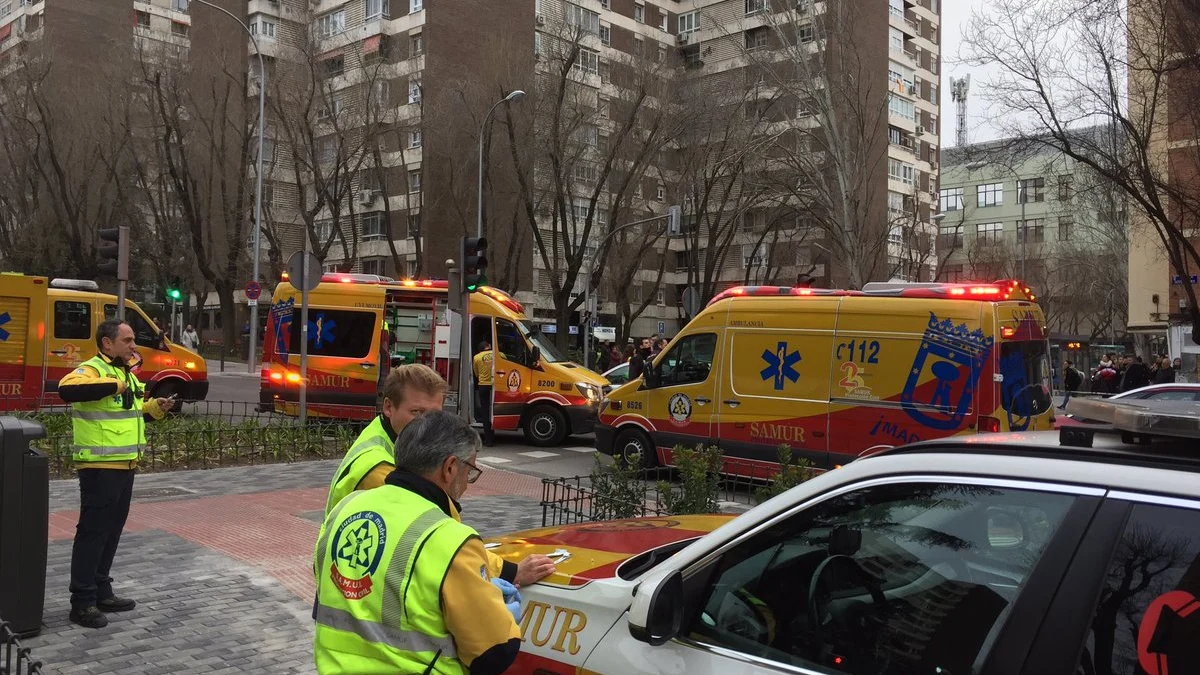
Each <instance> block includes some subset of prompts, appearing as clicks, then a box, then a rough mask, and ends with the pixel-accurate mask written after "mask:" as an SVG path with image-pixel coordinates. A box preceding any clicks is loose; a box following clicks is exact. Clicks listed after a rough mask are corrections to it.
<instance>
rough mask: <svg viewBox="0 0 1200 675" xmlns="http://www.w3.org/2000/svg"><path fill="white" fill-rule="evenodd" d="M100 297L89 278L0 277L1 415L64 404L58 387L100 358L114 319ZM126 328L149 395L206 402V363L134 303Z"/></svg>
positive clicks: (113, 308)
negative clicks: (106, 327) (107, 325)
mask: <svg viewBox="0 0 1200 675" xmlns="http://www.w3.org/2000/svg"><path fill="white" fill-rule="evenodd" d="M99 291H100V287H99V286H98V285H97V284H96V282H94V281H91V280H88V279H53V280H51V279H47V278H46V277H39V276H31V275H26V274H14V273H8V272H5V273H3V274H0V411H3V410H36V409H38V408H39V407H42V406H47V405H61V404H62V399H60V398H59V397H58V381H59V380H60V379H62V377H63V376H64V375H66V374H67V373H68V372H70V371H71V370H72V369H73V368H75V367H77V366H78V365H79V364H80V363H83V362H84V361H87V360H88V359H90V358H92V357H93V356H95V355H96V328H97V327H98V326H99V325H100V323H101V322H103V321H104V320H105V319H111V318H113V317H114V316H116V313H117V298H116V296H113V295H109V294H107V293H100V292H99ZM125 321H126V322H128V323H129V325H130V327H132V328H133V335H134V339H135V340H136V344H137V353H138V356H140V357H141V359H142V361H141V363H140V364H139V365H138V366H136V367H135V368H134V372H135V373H137V375H138V377H139V378H141V380H142V381H143V382H145V383H146V385H147V386H146V389H147V391H148V392H149V394H150V395H151V396H170V395H172V394H178V395H179V398H180V399H181V400H184V401H202V400H204V397H205V396H206V395H208V370H207V368H206V366H205V363H204V359H203V358H201V357H200V355H199V354H197V353H196V352H193V351H192V350H190V349H187V348H185V347H183V346H181V345H177V344H175V343H173V342H171V341H170V339H168V338H167V336H166V334H164V333H163V332H162V331H161V330H159V329H158V326H156V325H155V324H154V322H153V321H151V320H150V318H149V317H148V316H146V314H145V312H143V311H142V308H141V307H138V305H137V303H135V302H133V301H132V300H126V301H125Z"/></svg>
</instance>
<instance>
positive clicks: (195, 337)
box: [179, 323, 200, 352]
mask: <svg viewBox="0 0 1200 675" xmlns="http://www.w3.org/2000/svg"><path fill="white" fill-rule="evenodd" d="M179 341H180V343H182V344H183V346H184V347H187V348H188V349H190V350H192V351H194V352H199V351H200V335H199V334H198V333H196V329H195V328H192V324H190V323H189V324H188V325H187V328H184V329H183V335H180V336H179Z"/></svg>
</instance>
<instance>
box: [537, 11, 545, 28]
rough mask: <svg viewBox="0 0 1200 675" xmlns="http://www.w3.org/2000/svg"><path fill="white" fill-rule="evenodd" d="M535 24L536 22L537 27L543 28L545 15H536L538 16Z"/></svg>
mask: <svg viewBox="0 0 1200 675" xmlns="http://www.w3.org/2000/svg"><path fill="white" fill-rule="evenodd" d="M535 22H536V23H537V25H539V26H545V25H546V15H545V14H538V15H537V19H536V20H535Z"/></svg>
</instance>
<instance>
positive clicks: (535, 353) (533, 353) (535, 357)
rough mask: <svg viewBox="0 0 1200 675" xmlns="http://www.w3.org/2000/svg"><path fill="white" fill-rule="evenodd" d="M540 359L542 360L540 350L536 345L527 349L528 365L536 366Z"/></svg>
mask: <svg viewBox="0 0 1200 675" xmlns="http://www.w3.org/2000/svg"><path fill="white" fill-rule="evenodd" d="M541 360H542V350H540V349H538V348H537V347H531V348H530V349H529V367H530V368H537V367H538V362H539V361H541Z"/></svg>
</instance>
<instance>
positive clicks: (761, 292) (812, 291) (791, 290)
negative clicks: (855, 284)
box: [708, 286, 859, 305]
mask: <svg viewBox="0 0 1200 675" xmlns="http://www.w3.org/2000/svg"><path fill="white" fill-rule="evenodd" d="M840 295H859V292H858V291H843V290H839V289H830V288H808V287H799V286H734V287H733V288H729V289H726V290H724V291H721V292H720V293H718V294H717V295H716V296H715V297H714V298H713V299H712V300H709V301H708V304H709V305H711V304H713V303H714V302H717V301H720V300H724V299H726V298H740V297H809V296H840Z"/></svg>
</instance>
